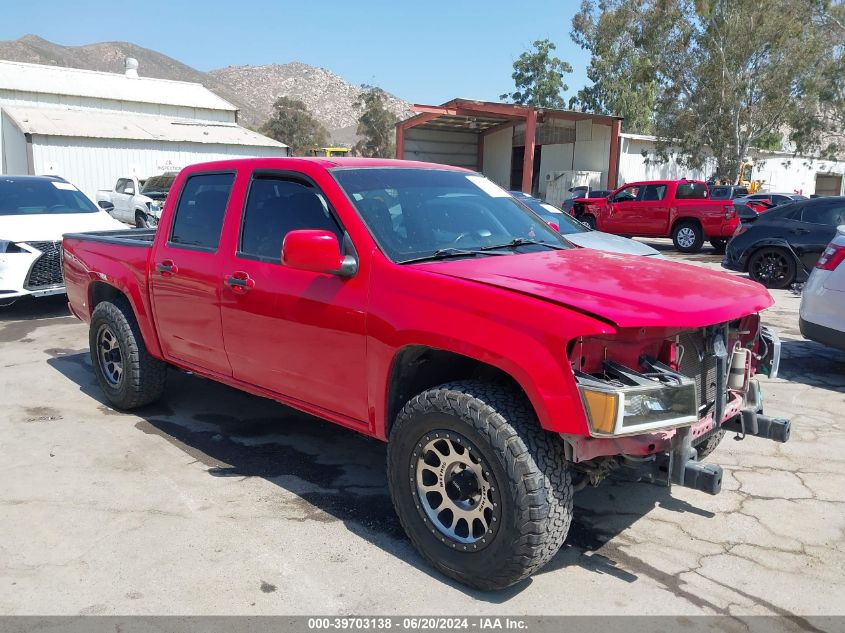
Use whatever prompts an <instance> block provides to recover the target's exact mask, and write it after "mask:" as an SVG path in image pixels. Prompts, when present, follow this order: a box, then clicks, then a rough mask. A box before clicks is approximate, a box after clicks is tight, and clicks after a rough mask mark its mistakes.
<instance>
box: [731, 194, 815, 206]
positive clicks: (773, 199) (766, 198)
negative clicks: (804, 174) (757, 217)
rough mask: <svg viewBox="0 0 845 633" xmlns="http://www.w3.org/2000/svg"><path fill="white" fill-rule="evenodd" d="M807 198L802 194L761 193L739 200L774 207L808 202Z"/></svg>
mask: <svg viewBox="0 0 845 633" xmlns="http://www.w3.org/2000/svg"><path fill="white" fill-rule="evenodd" d="M807 199H808V198H807V196H802V195H801V194H800V193H773V192H771V191H765V192H764V191H760V192H758V193H752V194H749V195H747V196H743V197H742V198H739V199H738V201H739V202H766V203H768V204H770V205H772V206H775V207H776V206H778V205H781V204H786V203H787V202H796V201H797V200H807Z"/></svg>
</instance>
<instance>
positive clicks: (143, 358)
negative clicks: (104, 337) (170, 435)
mask: <svg viewBox="0 0 845 633" xmlns="http://www.w3.org/2000/svg"><path fill="white" fill-rule="evenodd" d="M101 326H107V327H108V328H109V329H110V330H111V332H113V334H114V337H115V338H116V339H117V343H118V345H119V347H120V352H121V357H122V359H123V361H122V362H123V374H122V377H121V379H120V381H119V382H118V384H117V385H113V384H111V383H110V382H109V380H108V379H107V378H106V376H105V373H104V370H103V368H102V366H101V364H100V359H99V357H98V333H99V332H100V328H101ZM88 344H89V346H90V348H91V363H92V365H93V366H94V374H95V375H96V376H97V382H98V383H99V384H100V387H101V388H102V389H103V393H105V395H106V398H107V399H108V401H109V402H110V403H111V404H112V405H114V407H115V408H117V409H124V410H128V409H135V408H137V407H142V406H144V405H146V404H150V403H151V402H155V401H156V400H158V399H159V398H160V397H161V394H162V393H163V392H164V385H165V381H166V379H167V364H166V363H164V362H163V361H161V360H159V359H157V358H154V357H153V356H151V355H150V353H149V352H148V351H147V347H146V345H144V339H143V337H142V336H141V331H140V329H139V328H138V321H137V320H136V319H135V314H134V313H133V311H132V307H131V306H130V305H129V302H128V301H126V300H125V299H116V300H114V301H104V302H102V303H99V304H98V305H97V307H96V308H94V313H93V314H92V315H91V326H90V328H89V334H88Z"/></svg>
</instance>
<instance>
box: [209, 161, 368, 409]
mask: <svg viewBox="0 0 845 633" xmlns="http://www.w3.org/2000/svg"><path fill="white" fill-rule="evenodd" d="M297 229H321V230H327V231H331V232H332V233H334V234H335V235H336V236H337V237H338V240H343V239H345V238H344V234H345V232H344V230H343V229H342V227H341V226H340V224H339V222H338V220H337V216H336V215H335V214H334V212H333V211H332V209H331V208H330V205H329V204H328V198H327V197H326V196H325V195H324V194H323V192H322V191H321V190H320V189H319V188H318V187H317V186H316V185H315V184H314V183H313V182H311V181H310V180H307V179H306V178H305V177H304V176H299V175H296V174H289V173H285V174H280V173H278V172H263V173H261V172H257V173H255V174H254V175H253V177H252V181H251V183H250V186H249V193H248V195H247V202H246V205H245V207H244V212H243V217H242V218H241V228H240V235H239V238H238V239H239V241H238V245H237V252H236V253H234V254H233V255H232V256H230V257H229V258H228V263H227V267H226V269H225V271H224V275H225V278H226V282H224V287H223V295H222V302H221V311H222V319H223V338H224V339H225V341H226V351H227V353H228V355H229V362H230V363H231V365H232V372H233V375H234V376H235V378H238V379H239V380H243V381H245V382H248V383H250V384H253V385H257V386H259V387H262V388H264V389H267V390H270V391H272V392H275V393H278V394H281V395H283V396H287V397H288V398H294V399H296V400H299V401H302V402H307V403H309V404H312V405H316V406H318V407H321V408H322V409H326V410H328V411H333V412H335V413H339V414H342V415H344V416H347V417H350V418H353V419H354V420H356V421H363V420H367V418H368V415H367V398H366V394H367V388H366V372H365V370H364V368H365V360H366V358H365V345H366V340H365V333H366V332H365V309H366V301H367V279H366V275H365V274H362V273H361V272H360V271H359V273H358V274H357V275H355V276H354V277H351V278H342V277H338V276H336V275H331V274H325V273H315V272H309V271H304V270H296V269H293V268H289V267H286V266H283V265H282V263H281V252H282V241H283V240H284V237H285V235H286V234H287V233H288V232H289V231H293V230H297ZM346 239H348V238H346ZM232 280H241V281H245V282H246V284H245V285H238V284H237V282H234V281H232ZM229 284H231V285H229Z"/></svg>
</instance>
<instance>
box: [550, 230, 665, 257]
mask: <svg viewBox="0 0 845 633" xmlns="http://www.w3.org/2000/svg"><path fill="white" fill-rule="evenodd" d="M564 237H565V238H566V239H567V240H569V241H570V242H572V243H573V244H575V246H580V247H582V248H592V249H595V250H597V251H606V252H608V253H622V254H625V255H649V256H652V257H653V256H657V257H661V255H660V251H658V250H656V249H654V248H652V247H651V246H648V245H646V244H643V243H642V242H637V241H636V240H631V239H628V238H627V237H622V236H621V235H613V234H611V233H602V232H601V231H587V232H586V233H572V234H570V235H564Z"/></svg>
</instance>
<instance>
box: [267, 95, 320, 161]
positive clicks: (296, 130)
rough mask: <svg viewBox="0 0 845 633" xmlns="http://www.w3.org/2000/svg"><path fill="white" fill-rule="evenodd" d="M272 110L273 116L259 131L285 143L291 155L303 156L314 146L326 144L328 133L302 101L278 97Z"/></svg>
mask: <svg viewBox="0 0 845 633" xmlns="http://www.w3.org/2000/svg"><path fill="white" fill-rule="evenodd" d="M273 110H274V112H273V116H272V117H271V118H270V120H269V121H267V122H266V123H265V124H264V125H263V126H262V127H261V133H262V134H265V135H267V136H269V137H270V138H274V139H276V140H277V141H281V142H282V143H286V144H287V145H288V146H289V147H290V152H291V155H292V156H305V155H307V154H308V150H310V149H312V148H314V147H323V146H326V145H328V143H329V133H328V132H327V131H326V128H325V127H323V125H322V124H321V123H320V122H319V121H317V119H315V118H314V117H313V116H312V115H311V113H310V112H308V108H306V107H305V104H304V103H303V102H302V101H299V100H298V99H291V98H289V97H279V98H278V99H276V102H275V103H274V104H273Z"/></svg>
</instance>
